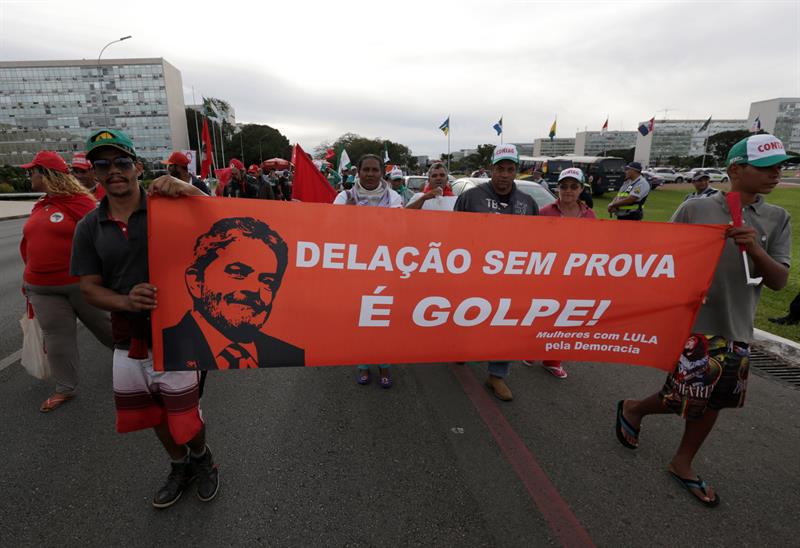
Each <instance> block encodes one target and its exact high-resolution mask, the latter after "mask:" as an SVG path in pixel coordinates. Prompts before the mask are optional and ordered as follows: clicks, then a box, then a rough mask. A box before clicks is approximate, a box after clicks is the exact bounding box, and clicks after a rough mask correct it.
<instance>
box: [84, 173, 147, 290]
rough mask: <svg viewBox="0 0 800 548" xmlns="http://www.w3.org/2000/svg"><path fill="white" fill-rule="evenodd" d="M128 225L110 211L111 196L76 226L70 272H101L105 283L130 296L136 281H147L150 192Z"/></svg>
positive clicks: (95, 273)
mask: <svg viewBox="0 0 800 548" xmlns="http://www.w3.org/2000/svg"><path fill="white" fill-rule="evenodd" d="M139 191H140V192H141V200H140V201H139V208H138V209H137V210H136V211H134V212H133V213H132V214H131V216H130V218H129V219H128V224H127V225H125V224H124V223H122V222H120V221H116V220H114V219H113V218H111V217H110V216H109V214H108V197H105V198H103V200H102V201H101V202H100V205H98V206H97V208H96V209H95V210H94V211H91V212H90V213H89V214H87V215H86V216H85V217H84V218H83V219H81V221H80V222H79V223H78V226H77V227H75V236H74V237H73V239H72V260H71V262H70V273H71V274H72V275H73V276H91V275H98V274H99V275H101V276H102V277H103V286H105V287H107V288H109V289H111V290H113V291H115V292H116V293H120V294H122V295H127V294H128V293H129V292H130V290H131V289H132V288H133V286H135V285H136V284H140V283H143V282H147V281H148V280H149V272H148V268H147V192H146V191H145V190H144V188H142V187H139Z"/></svg>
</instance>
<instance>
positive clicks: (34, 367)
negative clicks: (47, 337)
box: [19, 299, 50, 380]
mask: <svg viewBox="0 0 800 548" xmlns="http://www.w3.org/2000/svg"><path fill="white" fill-rule="evenodd" d="M26 300H27V299H26ZM27 305H28V306H27V308H28V309H27V311H26V312H25V314H23V315H22V318H21V319H20V320H19V325H20V326H21V327H22V355H21V357H20V361H21V362H22V367H24V368H25V370H26V371H27V372H28V373H30V374H31V375H33V376H34V377H36V378H37V379H41V380H44V379H47V378H48V377H50V364H49V363H48V362H47V351H46V350H45V347H44V335H43V334H42V326H40V325H39V320H37V319H36V316H35V315H34V314H33V307H32V306H31V303H30V302H28V303H27Z"/></svg>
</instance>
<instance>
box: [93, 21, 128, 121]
mask: <svg viewBox="0 0 800 548" xmlns="http://www.w3.org/2000/svg"><path fill="white" fill-rule="evenodd" d="M128 38H131V36H123V37H122V38H118V39H117V40H112V41H110V42H109V43H108V44H106V45H105V46H103V49H101V50H100V55H98V56H97V72H98V73H99V74H100V105H101V106H102V107H103V125H104V126H107V125H108V112H106V101H105V97H104V95H103V86H104V85H105V79H104V78H103V69H102V67H101V66H100V58H101V57H102V56H103V52H104V51H105V50H106V48H107V47H108V46H110V45H111V44H116V43H117V42H122V41H123V40H127V39H128Z"/></svg>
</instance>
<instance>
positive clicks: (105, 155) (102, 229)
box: [71, 129, 219, 508]
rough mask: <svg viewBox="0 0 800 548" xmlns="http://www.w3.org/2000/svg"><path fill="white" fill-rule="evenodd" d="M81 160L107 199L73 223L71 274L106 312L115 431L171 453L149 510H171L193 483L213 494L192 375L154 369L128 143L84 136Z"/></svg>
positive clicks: (183, 187) (190, 192)
mask: <svg viewBox="0 0 800 548" xmlns="http://www.w3.org/2000/svg"><path fill="white" fill-rule="evenodd" d="M87 157H88V158H89V159H90V160H91V161H92V163H93V164H94V166H95V172H96V174H97V177H98V179H99V180H100V184H102V185H103V188H105V190H106V197H105V198H104V199H103V201H102V202H101V203H100V205H99V206H98V207H97V208H96V209H95V210H93V211H92V212H90V213H89V214H87V215H86V217H84V218H83V219H82V220H81V222H80V223H79V224H78V226H77V228H76V231H75V237H74V240H73V246H72V260H71V271H72V274H73V275H75V276H80V286H81V292H82V293H83V294H84V296H85V297H86V301H87V302H89V304H91V305H93V306H95V307H97V308H100V309H102V310H108V311H110V312H111V326H112V335H113V338H114V347H115V349H114V357H113V373H114V375H113V377H114V402H115V407H116V411H117V419H116V427H117V431H118V432H120V433H124V432H133V431H137V430H143V429H146V428H152V429H153V430H154V431H155V433H156V435H157V436H158V438H159V440H160V441H161V444H162V445H163V446H164V449H166V451H167V453H168V454H169V456H170V458H171V460H172V462H171V471H170V474H169V476H168V478H167V480H166V482H165V483H164V485H163V486H162V487H161V488H160V489H159V490H158V491H157V492H156V494H155V497H154V498H153V502H152V503H153V506H154V507H156V508H166V507H168V506H171V505H173V504H174V503H175V502H176V501H177V500H178V499H179V498H180V497H181V495H182V494H183V491H184V489H186V488H187V487H188V486H189V485H190V484H191V483H192V482H194V481H195V480H196V481H197V495H198V497H199V498H200V500H202V501H210V500H211V499H213V498H214V497H215V496H216V494H217V489H218V486H219V480H218V475H217V468H216V466H215V465H214V461H213V458H212V456H211V450H210V449H209V448H208V447H207V446H206V437H205V423H204V421H203V418H202V416H201V414H200V402H199V392H200V386H199V377H200V375H199V373H198V372H197V371H175V372H166V373H162V372H158V371H154V370H153V355H152V352H151V346H152V344H151V343H152V331H151V325H150V322H151V319H150V313H151V312H152V311H153V310H154V309H155V308H156V304H157V300H156V292H157V288H156V287H155V286H153V285H151V284H150V283H148V282H149V262H148V256H147V250H148V229H147V199H146V195H145V190H144V188H142V187H141V186H140V185H139V182H138V176H139V174H140V173H141V171H142V166H141V163H139V162H137V155H136V150H135V149H134V146H133V142H132V141H131V140H130V138H129V137H128V136H127V135H125V134H124V133H122V132H121V131H117V130H111V129H101V130H98V131H96V132H95V133H93V134H92V135H91V136H90V137H89V142H88V144H87ZM150 188H151V192H152V193H158V194H164V195H167V196H173V197H177V196H205V194H204V193H203V192H202V191H201V190H199V189H197V188H195V187H194V186H192V185H190V184H188V183H185V182H183V181H180V180H178V179H175V178H173V177H170V176H164V177H160V178H158V179H156V180H155V181H154V182H153V183H152V185H151V187H150Z"/></svg>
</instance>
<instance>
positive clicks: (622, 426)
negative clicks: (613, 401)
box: [614, 400, 639, 449]
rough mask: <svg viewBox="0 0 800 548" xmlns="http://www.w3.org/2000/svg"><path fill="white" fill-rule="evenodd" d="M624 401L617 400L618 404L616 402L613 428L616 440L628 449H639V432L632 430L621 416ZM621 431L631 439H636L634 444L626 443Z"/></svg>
mask: <svg viewBox="0 0 800 548" xmlns="http://www.w3.org/2000/svg"><path fill="white" fill-rule="evenodd" d="M624 401H625V400H619V402H617V425H616V427H615V428H614V431H615V432H616V434H617V439H618V440H619V442H620V443H621V444H622V445H624V446H625V447H627V448H628V449H636V448H637V447H639V430H637V429H636V428H634V427H633V425H631V423H629V422H628V421H627V420H626V419H625V416H624V415H623V414H622V405H623V402H624ZM623 429H624V430H625V431H626V432H627V433H628V435H630V436H631V437H633V438H636V443H635V444H634V443H631V442H629V441H628V439H627V438H626V437H625V435H624V434H623V432H622V431H623Z"/></svg>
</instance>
